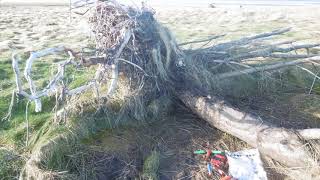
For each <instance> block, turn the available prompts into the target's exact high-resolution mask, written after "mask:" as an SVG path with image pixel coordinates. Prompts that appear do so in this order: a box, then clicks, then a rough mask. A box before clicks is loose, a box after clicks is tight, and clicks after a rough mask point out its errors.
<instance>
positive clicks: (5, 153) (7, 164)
mask: <svg viewBox="0 0 320 180" xmlns="http://www.w3.org/2000/svg"><path fill="white" fill-rule="evenodd" d="M22 165H23V159H22V158H21V157H20V156H19V155H17V154H15V153H14V152H12V151H10V150H6V149H0V179H1V180H13V179H18V178H19V177H18V174H19V173H20V170H21V167H22Z"/></svg>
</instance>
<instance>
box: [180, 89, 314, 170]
mask: <svg viewBox="0 0 320 180" xmlns="http://www.w3.org/2000/svg"><path fill="white" fill-rule="evenodd" d="M177 95H178V97H179V98H180V99H181V100H182V102H183V103H184V104H185V105H186V106H187V107H189V108H190V109H191V110H192V111H194V112H195V113H196V114H198V115H199V116H200V117H201V118H202V119H204V120H205V121H207V122H209V123H210V124H211V125H212V126H214V127H216V128H218V129H219V130H221V131H224V132H226V133H228V134H231V135H233V136H235V137H237V138H239V139H241V140H243V141H245V142H247V143H248V144H249V145H250V146H252V147H255V148H258V149H259V151H260V153H262V154H263V155H266V156H269V157H271V158H272V159H274V160H276V161H278V162H280V163H282V164H283V165H285V166H287V167H289V168H302V169H305V168H307V167H313V168H314V167H316V168H320V165H319V161H318V160H316V159H315V158H314V157H313V156H312V153H311V152H310V149H309V148H308V146H307V142H306V140H310V139H320V129H304V130H293V129H286V128H279V127H276V126H274V125H272V124H269V123H267V122H264V121H263V120H262V119H261V118H259V117H257V116H254V115H252V114H248V113H245V112H241V111H240V110H238V109H236V108H234V107H232V106H230V105H228V104H227V103H226V102H225V101H223V100H221V99H219V98H217V97H206V96H201V95H196V94H195V93H192V92H191V91H186V90H185V91H180V92H179V93H177ZM317 161H318V162H317ZM317 176H319V174H318V175H317Z"/></svg>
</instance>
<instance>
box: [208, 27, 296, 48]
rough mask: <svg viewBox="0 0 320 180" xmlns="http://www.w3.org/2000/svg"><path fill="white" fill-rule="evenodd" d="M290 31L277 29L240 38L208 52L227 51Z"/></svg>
mask: <svg viewBox="0 0 320 180" xmlns="http://www.w3.org/2000/svg"><path fill="white" fill-rule="evenodd" d="M290 29H291V28H285V29H278V30H275V31H272V32H268V33H262V34H258V35H255V36H251V37H244V38H241V39H238V40H234V41H230V42H226V43H221V44H219V45H216V46H213V47H212V48H210V50H213V51H221V50H226V49H229V48H230V47H233V46H240V45H245V44H248V43H250V42H252V41H254V40H257V39H262V38H266V37H270V36H275V35H280V34H283V33H286V32H288V31H290Z"/></svg>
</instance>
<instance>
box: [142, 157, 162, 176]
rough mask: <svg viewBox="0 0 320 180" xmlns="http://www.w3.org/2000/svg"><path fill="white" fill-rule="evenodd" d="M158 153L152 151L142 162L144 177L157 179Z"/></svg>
mask: <svg viewBox="0 0 320 180" xmlns="http://www.w3.org/2000/svg"><path fill="white" fill-rule="evenodd" d="M159 166H160V153H159V152H158V151H152V152H151V153H150V155H149V156H148V157H147V158H146V159H145V161H144V163H143V175H142V177H143V178H144V179H148V180H157V179H159Z"/></svg>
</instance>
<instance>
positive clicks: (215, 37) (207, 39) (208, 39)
mask: <svg viewBox="0 0 320 180" xmlns="http://www.w3.org/2000/svg"><path fill="white" fill-rule="evenodd" d="M224 36H225V34H222V35H216V36H212V37H209V38H206V39H201V40H195V41H189V42H184V43H180V44H178V46H185V45H188V44H196V43H202V42H207V41H212V40H214V39H218V38H221V37H224Z"/></svg>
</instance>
